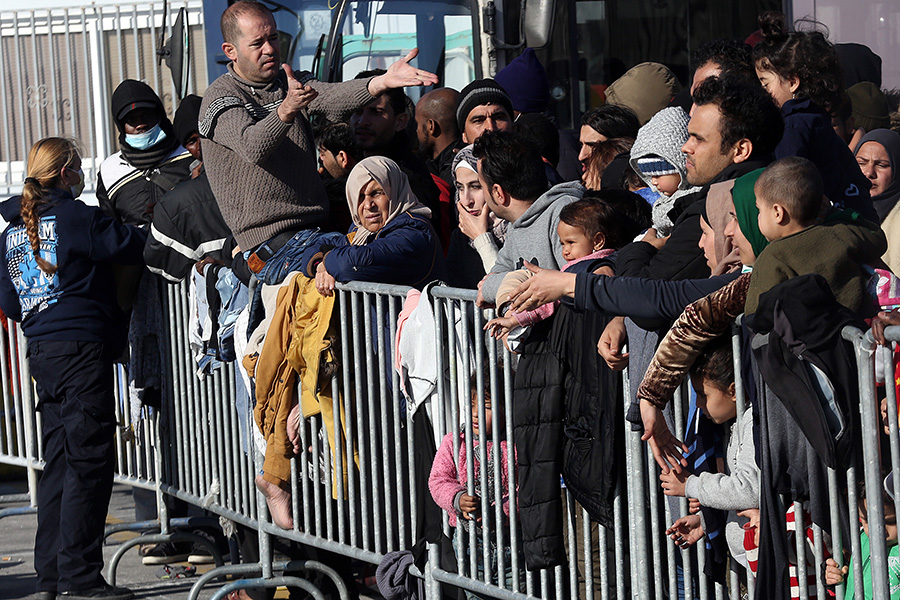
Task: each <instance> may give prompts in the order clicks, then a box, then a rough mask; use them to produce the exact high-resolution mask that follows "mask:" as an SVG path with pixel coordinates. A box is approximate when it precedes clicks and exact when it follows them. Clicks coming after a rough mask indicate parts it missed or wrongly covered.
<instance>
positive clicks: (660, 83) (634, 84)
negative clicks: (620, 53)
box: [606, 62, 681, 125]
mask: <svg viewBox="0 0 900 600" xmlns="http://www.w3.org/2000/svg"><path fill="white" fill-rule="evenodd" d="M679 90H681V84H680V83H678V78H677V77H675V73H673V72H672V71H671V70H670V69H669V67H667V66H665V65H662V64H660V63H655V62H645V63H641V64H639V65H637V66H635V67H631V68H630V69H628V71H627V72H626V73H625V74H624V75H622V76H621V77H619V78H618V79H616V80H615V81H614V82H612V83H611V84H610V85H609V87H608V88H606V103H607V104H615V105H618V106H627V107H628V108H630V109H631V110H633V111H634V114H636V115H637V118H638V120H639V121H640V123H641V125H644V124H645V123H647V122H648V121H649V120H650V118H651V117H653V115H655V114H656V113H657V112H659V111H660V110H662V109H663V108H665V107H666V106H668V105H669V102H670V101H671V100H672V98H674V97H675V94H677V93H678V92H679Z"/></svg>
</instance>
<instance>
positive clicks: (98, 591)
mask: <svg viewBox="0 0 900 600" xmlns="http://www.w3.org/2000/svg"><path fill="white" fill-rule="evenodd" d="M91 598H103V599H105V600H131V599H132V598H134V594H133V593H132V592H131V590H129V589H128V588H123V587H115V586H112V585H109V584H108V583H104V584H103V585H99V586H97V587H93V588H89V589H86V590H81V591H78V592H61V593H60V594H59V595H58V596H57V597H56V600H90V599H91Z"/></svg>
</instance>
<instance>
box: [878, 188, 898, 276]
mask: <svg viewBox="0 0 900 600" xmlns="http://www.w3.org/2000/svg"><path fill="white" fill-rule="evenodd" d="M897 176H898V177H900V173H898V175H897ZM881 229H882V231H884V235H885V236H886V237H887V252H885V253H884V256H882V257H881V258H882V260H884V262H885V263H886V264H887V266H888V267H890V269H891V271H893V272H894V273H900V270H898V269H900V202H898V203H897V204H896V205H895V206H894V208H892V209H891V212H889V213H888V216H886V217H885V218H884V221H882V222H881Z"/></svg>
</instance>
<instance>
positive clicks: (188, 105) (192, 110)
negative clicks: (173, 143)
mask: <svg viewBox="0 0 900 600" xmlns="http://www.w3.org/2000/svg"><path fill="white" fill-rule="evenodd" d="M202 102H203V98H201V97H200V96H197V95H195V94H190V95H188V96H185V97H184V100H182V101H181V104H179V105H178V110H176V111H175V118H174V119H173V120H172V125H173V126H174V127H175V137H176V138H177V139H178V143H179V144H181V145H182V146H184V143H185V142H186V141H187V140H188V138H189V137H191V135H192V134H193V133H194V132H198V131H199V130H200V127H199V125H198V124H197V122H198V121H199V120H200V104H201V103H202Z"/></svg>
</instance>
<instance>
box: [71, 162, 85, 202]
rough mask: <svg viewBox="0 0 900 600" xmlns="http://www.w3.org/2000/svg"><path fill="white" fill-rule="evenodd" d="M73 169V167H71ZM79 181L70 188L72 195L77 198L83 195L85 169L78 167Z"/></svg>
mask: <svg viewBox="0 0 900 600" xmlns="http://www.w3.org/2000/svg"><path fill="white" fill-rule="evenodd" d="M69 170H70V171H71V169H69ZM77 172H78V183H76V184H75V185H71V186H69V189H70V190H72V197H73V198H77V197H78V196H80V195H81V192H83V191H84V171H82V170H81V169H78V171H77Z"/></svg>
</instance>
